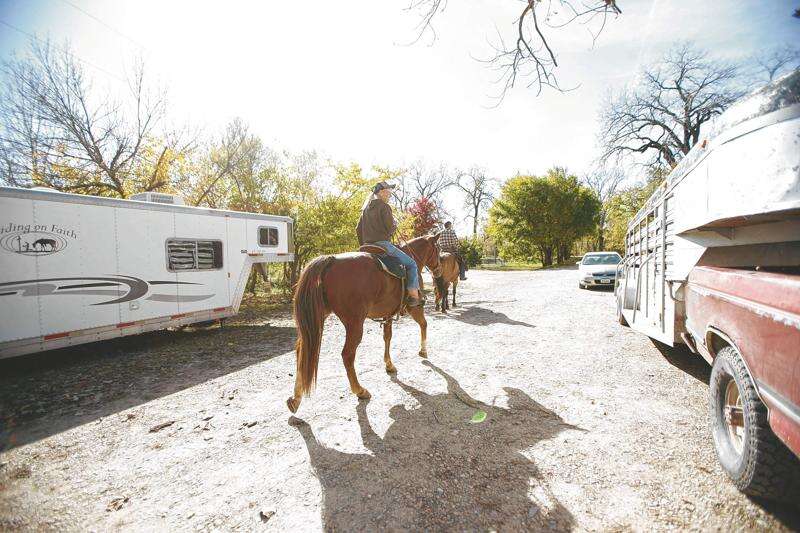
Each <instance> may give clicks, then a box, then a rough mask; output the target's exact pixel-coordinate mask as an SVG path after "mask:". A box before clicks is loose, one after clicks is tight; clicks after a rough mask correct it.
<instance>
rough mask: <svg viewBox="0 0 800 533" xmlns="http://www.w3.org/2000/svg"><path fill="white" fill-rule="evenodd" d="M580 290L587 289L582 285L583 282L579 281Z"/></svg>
mask: <svg viewBox="0 0 800 533" xmlns="http://www.w3.org/2000/svg"><path fill="white" fill-rule="evenodd" d="M578 288H579V289H585V288H586V285H584V284H583V283H581V282H580V281H579V282H578Z"/></svg>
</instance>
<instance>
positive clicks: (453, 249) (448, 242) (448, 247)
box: [439, 221, 467, 281]
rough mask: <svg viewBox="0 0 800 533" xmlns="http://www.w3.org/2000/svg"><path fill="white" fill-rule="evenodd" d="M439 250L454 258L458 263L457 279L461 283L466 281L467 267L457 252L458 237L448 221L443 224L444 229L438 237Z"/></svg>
mask: <svg viewBox="0 0 800 533" xmlns="http://www.w3.org/2000/svg"><path fill="white" fill-rule="evenodd" d="M439 249H440V250H441V251H442V252H450V253H451V254H453V255H454V256H455V257H456V261H458V279H460V280H462V281H463V280H465V279H467V276H466V273H465V272H466V270H467V265H466V263H465V261H464V258H463V257H461V254H460V253H459V251H458V236H457V235H456V231H455V230H454V229H453V223H452V222H450V221H447V222H445V223H444V229H443V230H442V233H441V234H440V235H439Z"/></svg>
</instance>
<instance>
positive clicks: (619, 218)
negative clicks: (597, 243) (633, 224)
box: [606, 172, 664, 253]
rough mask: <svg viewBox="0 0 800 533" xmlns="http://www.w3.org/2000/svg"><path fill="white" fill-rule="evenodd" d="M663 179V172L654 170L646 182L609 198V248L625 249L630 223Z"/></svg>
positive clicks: (607, 236)
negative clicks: (626, 234)
mask: <svg viewBox="0 0 800 533" xmlns="http://www.w3.org/2000/svg"><path fill="white" fill-rule="evenodd" d="M663 181H664V173H663V172H653V173H651V174H650V176H649V177H648V178H647V181H646V182H644V183H641V184H638V185H633V186H631V187H628V188H626V189H623V190H621V191H620V192H618V193H617V194H615V195H613V196H612V197H611V198H609V199H608V201H607V202H606V204H607V205H606V212H607V213H608V227H607V230H606V248H607V249H609V250H616V251H618V252H620V253H623V252H624V251H625V250H624V249H625V233H626V232H627V231H628V223H629V222H630V220H631V219H632V218H633V217H634V216H635V215H636V213H637V212H638V211H639V209H641V208H642V206H644V204H645V202H647V199H648V198H650V196H651V195H652V194H653V192H654V191H655V190H656V189H657V188H658V186H659V185H661V183H662V182H663Z"/></svg>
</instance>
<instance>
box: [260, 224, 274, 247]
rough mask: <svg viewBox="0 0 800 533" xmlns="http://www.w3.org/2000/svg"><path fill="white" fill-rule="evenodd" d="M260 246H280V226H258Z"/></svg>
mask: <svg viewBox="0 0 800 533" xmlns="http://www.w3.org/2000/svg"><path fill="white" fill-rule="evenodd" d="M258 245H259V246H278V228H274V227H271V226H262V227H260V228H258Z"/></svg>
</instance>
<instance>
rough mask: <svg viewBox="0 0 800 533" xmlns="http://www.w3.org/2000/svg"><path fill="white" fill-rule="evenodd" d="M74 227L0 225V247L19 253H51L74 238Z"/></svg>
mask: <svg viewBox="0 0 800 533" xmlns="http://www.w3.org/2000/svg"><path fill="white" fill-rule="evenodd" d="M76 238H77V234H76V233H75V230H74V229H67V228H63V227H61V226H59V225H58V224H14V223H13V222H9V223H8V224H6V225H4V226H0V248H2V249H3V250H5V251H7V252H12V253H15V254H19V255H33V256H38V255H51V254H54V253H56V252H60V251H61V250H63V249H64V248H66V247H67V246H68V245H69V242H70V241H69V239H76Z"/></svg>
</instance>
